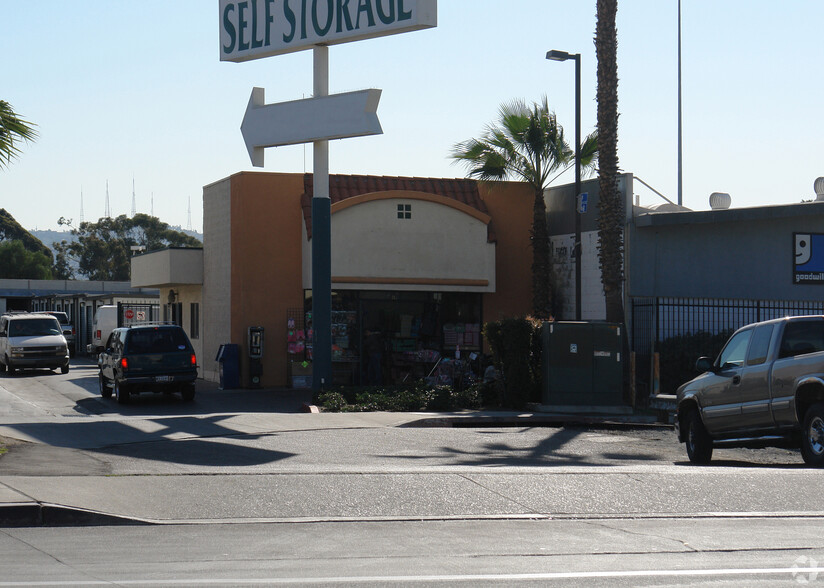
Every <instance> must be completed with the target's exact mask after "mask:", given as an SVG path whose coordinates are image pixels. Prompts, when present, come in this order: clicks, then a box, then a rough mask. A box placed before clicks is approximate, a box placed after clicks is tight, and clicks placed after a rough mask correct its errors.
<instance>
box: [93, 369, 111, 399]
mask: <svg viewBox="0 0 824 588" xmlns="http://www.w3.org/2000/svg"><path fill="white" fill-rule="evenodd" d="M97 381H98V384H99V386H100V395H101V396H102V397H103V398H111V397H112V388H111V386H109V385H107V384H106V378H104V377H103V374H97Z"/></svg>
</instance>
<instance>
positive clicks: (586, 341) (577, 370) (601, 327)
mask: <svg viewBox="0 0 824 588" xmlns="http://www.w3.org/2000/svg"><path fill="white" fill-rule="evenodd" d="M623 331H624V329H622V328H621V325H619V324H615V323H605V322H548V323H544V331H543V348H544V349H543V372H544V373H543V376H544V378H543V394H542V401H543V402H542V404H544V405H552V406H576V407H588V406H589V407H595V406H621V405H623V404H624V401H623V396H624V395H623V385H624V363H623V362H624V359H625V358H624V356H623V348H624V339H623V337H624V332H623Z"/></svg>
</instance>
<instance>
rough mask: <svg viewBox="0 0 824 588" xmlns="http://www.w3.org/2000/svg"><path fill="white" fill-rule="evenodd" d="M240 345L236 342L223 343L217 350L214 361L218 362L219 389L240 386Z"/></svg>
mask: <svg viewBox="0 0 824 588" xmlns="http://www.w3.org/2000/svg"><path fill="white" fill-rule="evenodd" d="M239 360H240V347H239V346H238V345H237V343H224V344H222V345H221V346H220V349H219V350H218V352H217V357H215V361H217V362H219V363H220V389H221V390H231V389H232V388H238V387H240V361H239Z"/></svg>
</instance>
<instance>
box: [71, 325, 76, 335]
mask: <svg viewBox="0 0 824 588" xmlns="http://www.w3.org/2000/svg"><path fill="white" fill-rule="evenodd" d="M76 334H77V331H75V330H74V327H72V335H76Z"/></svg>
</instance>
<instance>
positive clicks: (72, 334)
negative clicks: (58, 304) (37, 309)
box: [44, 310, 77, 357]
mask: <svg viewBox="0 0 824 588" xmlns="http://www.w3.org/2000/svg"><path fill="white" fill-rule="evenodd" d="M44 312H45V314H50V315H52V316H53V317H54V318H56V319H57V321H58V322H59V323H60V327H61V328H62V329H63V336H64V337H65V338H66V343H68V344H69V356H70V357H74V353H75V351H76V347H75V344H76V342H77V331H76V330H75V328H74V325H73V324H72V322H71V321H70V320H69V315H67V314H66V313H65V312H63V311H62V310H46V311H44Z"/></svg>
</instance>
